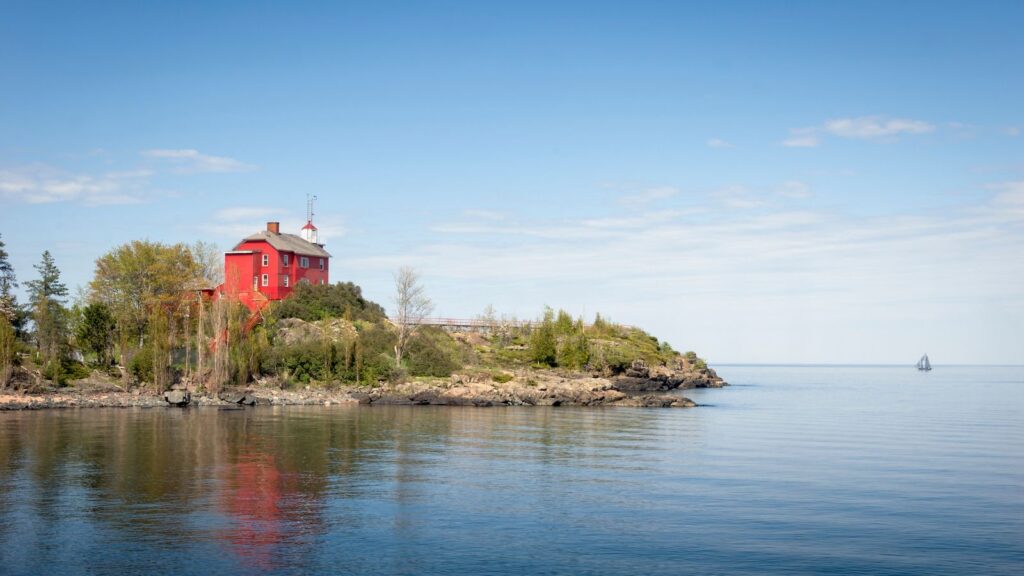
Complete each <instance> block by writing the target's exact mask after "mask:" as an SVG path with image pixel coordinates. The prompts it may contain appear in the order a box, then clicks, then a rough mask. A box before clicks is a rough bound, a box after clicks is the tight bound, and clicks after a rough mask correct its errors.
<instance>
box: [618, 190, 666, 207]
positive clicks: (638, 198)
mask: <svg viewBox="0 0 1024 576" xmlns="http://www.w3.org/2000/svg"><path fill="white" fill-rule="evenodd" d="M678 194H679V189H678V188H675V187H673V186H656V187H654V188H647V189H644V190H640V191H639V192H633V193H631V194H626V195H624V196H620V197H619V204H622V205H623V206H627V207H629V208H636V209H639V208H644V207H646V206H647V205H648V204H651V203H652V202H657V201H658V200H665V199H668V198H672V197H673V196H676V195H678Z"/></svg>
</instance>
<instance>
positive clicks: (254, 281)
mask: <svg viewBox="0 0 1024 576" xmlns="http://www.w3.org/2000/svg"><path fill="white" fill-rule="evenodd" d="M259 287H260V278H259V276H253V277H252V289H253V290H256V289H258V288H259Z"/></svg>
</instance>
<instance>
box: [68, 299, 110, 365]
mask: <svg viewBox="0 0 1024 576" xmlns="http://www.w3.org/2000/svg"><path fill="white" fill-rule="evenodd" d="M115 327H116V323H115V322H114V316H113V315H112V314H111V313H110V309H109V308H107V306H106V304H103V303H102V302H97V303H93V304H89V305H87V306H86V307H85V308H83V309H82V316H81V321H79V323H78V328H77V331H76V334H75V336H77V337H78V343H79V345H80V346H81V347H82V349H84V350H85V351H86V352H92V353H93V354H95V355H96V363H97V364H100V365H107V364H108V363H109V359H110V350H111V348H113V346H114V329H115Z"/></svg>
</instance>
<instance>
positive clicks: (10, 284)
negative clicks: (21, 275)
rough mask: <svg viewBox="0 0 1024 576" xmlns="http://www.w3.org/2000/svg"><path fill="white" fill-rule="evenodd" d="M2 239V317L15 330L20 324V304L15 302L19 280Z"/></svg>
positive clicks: (0, 269) (0, 261)
mask: <svg viewBox="0 0 1024 576" xmlns="http://www.w3.org/2000/svg"><path fill="white" fill-rule="evenodd" d="M4 247H5V244H4V241H3V239H2V238H0V315H3V316H4V317H5V318H6V319H7V322H8V323H10V324H11V325H12V326H14V327H15V328H17V327H18V325H19V324H20V322H19V320H20V316H21V314H20V313H19V310H18V303H17V301H16V300H15V296H14V289H15V288H17V287H18V281H17V278H16V277H15V275H14V267H13V266H11V262H10V261H9V260H8V259H7V250H5V249H4Z"/></svg>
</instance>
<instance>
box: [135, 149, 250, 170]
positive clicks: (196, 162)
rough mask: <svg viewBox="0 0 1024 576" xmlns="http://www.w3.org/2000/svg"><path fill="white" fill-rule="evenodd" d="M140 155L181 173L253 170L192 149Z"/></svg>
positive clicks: (160, 151)
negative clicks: (164, 162)
mask: <svg viewBox="0 0 1024 576" xmlns="http://www.w3.org/2000/svg"><path fill="white" fill-rule="evenodd" d="M141 154H142V155H143V156H145V157H147V158H156V159H158V160H162V161H166V162H169V163H171V164H173V165H174V166H175V170H176V171H178V172H181V173H188V174H194V173H202V172H249V171H252V170H255V169H256V167H255V166H253V165H252V164H246V163H244V162H242V161H240V160H235V159H234V158H228V157H227V156H211V155H209V154H203V153H201V152H199V151H198V150H193V149H166V148H161V149H153V150H143V151H142V152H141Z"/></svg>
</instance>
